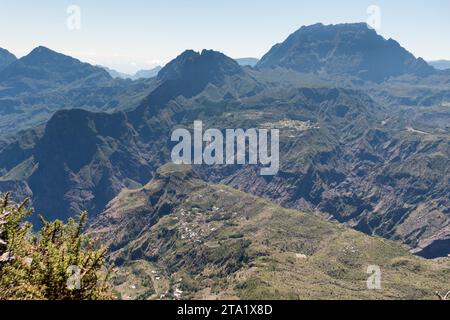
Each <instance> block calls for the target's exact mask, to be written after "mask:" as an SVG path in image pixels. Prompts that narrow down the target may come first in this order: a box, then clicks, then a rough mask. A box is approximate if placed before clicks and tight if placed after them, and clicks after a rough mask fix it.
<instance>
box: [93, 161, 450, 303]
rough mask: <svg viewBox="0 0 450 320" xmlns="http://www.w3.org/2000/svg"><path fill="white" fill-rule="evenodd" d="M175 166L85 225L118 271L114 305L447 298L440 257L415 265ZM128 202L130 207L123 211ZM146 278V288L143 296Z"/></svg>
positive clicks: (403, 254)
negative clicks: (374, 283)
mask: <svg viewBox="0 0 450 320" xmlns="http://www.w3.org/2000/svg"><path fill="white" fill-rule="evenodd" d="M177 167H178V166H174V165H166V166H164V167H162V168H161V169H159V170H158V172H159V175H158V176H157V177H156V178H155V179H154V180H152V181H151V182H150V183H149V184H148V185H146V186H145V187H143V188H141V189H137V190H126V191H123V192H122V193H121V194H120V195H119V196H118V197H117V198H115V199H114V200H113V201H112V202H111V203H110V206H109V208H108V210H107V211H106V212H104V213H103V214H102V215H101V216H100V217H99V218H98V219H97V221H94V222H93V224H92V226H91V232H93V233H94V234H96V235H97V236H98V237H99V238H101V239H102V241H104V242H105V243H107V244H110V245H111V247H112V250H111V254H110V256H111V259H113V260H115V261H116V262H117V263H122V264H121V265H120V266H119V267H118V269H119V272H120V274H121V281H120V285H118V286H116V289H117V290H118V291H119V292H120V293H122V296H127V297H131V298H135V297H136V298H146V299H174V298H175V299H437V298H438V296H437V295H436V292H440V293H444V292H447V291H448V289H449V279H450V260H449V259H448V258H441V259H436V260H426V259H423V258H420V257H416V256H414V255H412V254H411V253H409V252H408V250H407V248H406V247H404V246H402V245H401V244H399V243H396V242H393V241H388V240H385V239H382V238H378V237H370V236H368V235H364V234H362V233H360V232H357V231H354V230H351V229H349V228H347V227H345V226H342V225H339V224H337V223H332V222H329V221H325V220H324V219H322V218H321V217H320V216H317V215H314V214H312V213H304V212H300V211H296V210H288V209H284V208H282V207H280V206H278V205H276V204H274V203H273V202H270V201H267V200H264V199H262V198H258V197H255V196H251V195H249V194H247V193H244V192H241V191H238V190H236V189H233V188H230V187H227V186H224V185H220V184H211V183H207V182H204V181H202V180H200V179H199V178H198V177H196V174H195V172H194V171H192V169H191V171H190V172H189V170H188V167H186V166H179V167H178V168H177ZM162 191H167V192H166V193H164V192H162ZM130 198H132V199H134V203H136V204H138V205H137V206H130V205H129V199H130ZM161 207H170V208H171V210H170V212H167V211H164V212H162V211H161V210H160V209H159V208H161ZM150 220H151V223H146V221H150ZM138 226H139V227H138ZM142 226H144V227H143V228H144V230H143V229H142ZM373 265H375V266H379V267H380V269H381V271H382V275H381V283H382V288H381V290H370V289H368V287H367V279H368V278H369V276H370V274H368V273H367V269H368V267H369V266H373ZM136 268H139V270H140V271H139V273H136V272H135V271H134V270H136ZM149 274H150V275H151V276H152V283H153V284H147V289H149V292H148V293H147V294H146V292H145V291H146V290H145V288H144V287H143V286H145V285H143V283H144V282H146V281H145V279H147V278H148V276H147V275H149ZM152 287H153V288H154V289H155V292H154V293H153V290H152Z"/></svg>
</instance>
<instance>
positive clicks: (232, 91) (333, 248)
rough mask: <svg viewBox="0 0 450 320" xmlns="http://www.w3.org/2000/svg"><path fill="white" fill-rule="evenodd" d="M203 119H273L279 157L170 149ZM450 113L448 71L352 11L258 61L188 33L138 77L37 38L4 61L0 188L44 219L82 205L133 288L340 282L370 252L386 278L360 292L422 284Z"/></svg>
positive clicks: (449, 157) (204, 293) (338, 285)
mask: <svg viewBox="0 0 450 320" xmlns="http://www.w3.org/2000/svg"><path fill="white" fill-rule="evenodd" d="M75 92H76V93H75ZM8 101H10V102H8ZM17 101H20V102H21V104H19V106H18V107H16V104H17V103H18V102H17ZM29 101H30V102H29ZM62 101H63V102H66V103H60V102H62ZM8 103H10V105H11V106H12V107H8ZM41 108H42V109H45V110H46V112H45V116H39V117H35V114H36V112H37V113H40V110H41ZM5 110H6V111H5ZM8 110H9V111H8ZM23 119H31V120H29V121H24V120H23ZM46 119H49V120H48V121H47V120H46ZM199 119H201V120H202V121H203V123H204V126H205V127H209V128H244V129H248V128H268V129H270V128H277V129H280V164H281V166H280V172H279V173H278V174H277V175H276V176H274V177H262V176H260V175H259V174H258V172H259V170H258V169H259V168H258V167H255V166H206V165H204V166H195V168H193V169H186V168H184V169H180V168H179V167H178V168H177V167H173V166H172V165H167V163H169V162H170V150H171V147H172V146H173V143H172V142H171V141H170V136H171V133H172V131H173V130H174V129H176V128H187V129H189V130H192V124H193V122H194V121H195V120H199ZM17 123H20V124H21V126H20V129H22V131H21V132H18V130H17V128H13V127H15V126H16V125H17ZM449 123H450V73H449V72H447V71H445V70H442V71H441V70H436V69H434V68H433V67H431V66H429V65H428V64H427V63H426V62H425V61H424V60H423V59H421V58H416V57H414V56H413V55H412V54H411V53H409V52H408V51H407V50H406V49H404V48H402V47H401V46H400V45H399V44H398V43H397V42H396V41H394V40H386V39H384V38H382V37H381V36H379V35H377V34H376V32H375V31H374V30H371V29H369V28H368V27H367V25H366V24H342V25H333V26H324V25H322V24H317V25H313V26H309V27H302V28H301V29H300V30H298V31H297V32H295V33H293V34H292V35H291V36H289V37H288V38H287V40H286V41H284V42H283V43H281V44H277V45H275V46H274V47H273V48H272V49H271V50H270V51H269V52H268V53H267V54H266V55H265V56H264V57H263V58H262V59H261V60H260V61H259V62H258V63H257V64H256V65H255V66H254V67H248V66H241V65H240V64H239V63H238V62H237V61H236V60H234V59H231V58H229V57H227V56H225V55H224V54H222V53H220V52H217V51H213V50H204V51H202V52H195V51H192V50H187V51H185V52H183V53H182V54H180V55H179V56H178V57H177V58H175V59H174V60H172V61H171V62H169V63H168V64H167V65H166V66H165V67H163V68H162V69H161V70H160V71H159V72H158V74H157V76H156V77H154V78H152V79H143V80H138V81H131V80H123V79H113V78H112V77H111V76H110V75H109V74H108V72H106V71H105V70H104V69H102V68H98V67H93V66H90V65H86V64H83V63H81V62H79V61H78V60H75V59H72V58H70V57H66V56H63V55H60V54H57V53H55V52H53V51H51V50H49V49H46V48H37V49H36V50H34V51H33V52H32V53H30V55H28V56H26V57H24V58H21V59H18V60H15V61H13V62H11V63H9V65H8V66H6V67H5V68H4V69H3V70H2V71H0V126H1V128H2V132H4V130H8V131H10V133H11V134H9V135H4V136H3V135H2V136H3V141H1V140H0V191H13V194H15V195H16V196H17V197H22V196H30V197H31V199H32V201H33V205H34V207H35V208H36V209H37V211H38V212H39V213H45V215H46V218H48V219H63V220H66V219H68V218H70V217H73V216H74V215H76V214H78V213H79V212H80V211H83V210H88V211H89V212H90V213H91V227H90V231H91V232H93V233H95V234H97V235H98V236H100V237H101V238H102V239H103V241H104V242H105V243H108V244H110V245H111V258H112V259H113V260H115V261H116V263H117V264H119V265H120V266H121V270H122V272H123V277H121V278H122V280H120V279H116V280H117V287H118V288H122V289H123V290H125V289H126V288H127V287H129V286H128V284H129V283H130V282H129V281H135V280H136V279H134V278H130V277H132V275H133V274H136V272H135V270H137V269H138V270H144V271H143V273H142V274H144V275H147V276H145V277H144V276H142V277H141V278H140V279H139V281H144V280H146V281H147V282H149V283H152V286H151V288H150V287H148V286H142V290H143V291H142V292H141V294H142V295H144V296H145V297H146V298H148V297H150V296H154V297H158V296H160V295H161V294H166V292H172V293H173V291H176V289H179V290H181V291H184V292H186V293H189V295H190V296H192V297H196V298H199V297H220V298H223V297H227V298H236V297H244V298H245V297H246V298H261V297H268V296H269V297H275V296H276V295H277V294H279V295H281V296H283V297H294V296H295V297H296V298H298V297H302V296H305V295H307V294H308V293H307V292H309V296H310V297H314V298H320V297H321V296H322V297H327V298H331V295H332V294H333V292H334V293H336V294H339V295H341V296H348V297H354V296H355V295H357V294H365V293H362V290H363V288H362V287H361V283H360V281H361V279H363V278H364V276H363V275H365V274H363V273H364V272H365V270H363V269H361V268H363V266H366V265H367V264H368V263H369V262H370V261H375V262H374V263H375V264H376V263H379V264H380V265H382V266H384V267H385V268H386V269H388V270H389V275H390V277H391V279H390V280H392V282H391V283H390V285H389V290H388V291H384V296H383V294H382V293H380V295H377V293H372V294H369V295H370V297H371V298H396V297H401V296H403V297H404V296H407V297H416V298H417V297H419V296H420V297H430V292H434V291H429V290H439V289H441V287H440V285H439V283H442V281H444V282H445V280H443V279H448V270H449V269H448V263H449V262H448V259H447V260H446V259H445V257H447V255H448V254H450V249H449V248H450V210H449V208H450V188H449V182H450V127H449V125H448V124H449ZM215 208H217V209H215ZM234 213H236V214H234ZM278 214H279V216H278ZM186 215H188V216H189V217H187V216H186ZM325 220H330V221H328V222H327V221H325ZM205 221H206V222H205ZM246 221H247V222H246ZM186 228H187V229H186ZM350 228H353V229H356V231H358V232H356V231H353V230H351V229H350ZM212 229H215V230H214V231H211V230H212ZM143 230H145V231H148V232H144V231H143ZM183 230H184V231H183ZM188 230H190V231H188ZM215 231H217V232H215ZM360 232H361V233H360ZM192 234H195V235H192ZM381 238H385V239H389V241H387V240H383V239H381ZM188 239H190V241H188ZM197 240H198V241H197ZM408 250H409V251H411V252H412V253H414V254H416V255H419V256H422V257H425V258H429V259H435V258H441V259H438V260H433V261H426V260H424V259H422V258H419V257H415V256H413V255H411V254H410V253H408V252H407V251H408ZM305 257H306V258H305ZM292 260H293V261H292ZM286 264H288V265H290V266H292V268H290V269H288V268H284V267H282V266H283V265H286ZM298 268H300V269H301V270H307V272H308V276H305V277H303V278H302V277H297V276H295V274H296V272H295V270H297V269H298ZM352 268H353V269H352ZM355 268H356V269H357V270H358V273H356V274H353V275H350V274H351V270H355ZM155 269H156V270H158V272H160V273H161V272H162V273H163V274H162V275H161V277H162V278H163V281H161V283H158V281H156V280H155V279H154V276H153V273H152V272H151V271H152V270H153V271H155ZM133 270H134V271H133ZM163 270H168V271H163ZM249 270H250V271H249ZM275 271H277V272H275ZM422 271H423V272H422ZM271 272H272V273H274V274H275V275H274V278H273V279H274V282H272V281H268V280H267V276H266V275H267V274H268V273H271ZM405 274H408V275H409V276H411V277H414V278H415V279H420V280H417V282H416V284H415V285H413V284H411V283H410V282H409V284H406V283H404V279H405V276H404V275H405ZM196 275H197V276H198V275H200V276H199V277H197V278H196V279H197V280H198V279H200V280H198V281H197V282H196V281H194V280H193V279H194V278H195V277H196ZM402 275H403V276H402ZM422 277H423V278H422ZM144 278H145V279H144ZM177 278H183V279H184V281H181V282H180V283H179V284H178V285H175V284H174V283H173V279H177ZM133 279H134V280H133ZM212 279H213V280H212ZM276 279H278V280H279V281H278V282H277V283H278V285H277V284H276V281H275V280H276ZM286 279H295V283H294V282H293V283H292V286H294V287H295V288H308V289H307V290H306V289H305V291H302V290H300V289H297V290H294V291H292V290H291V289H292V288H291V287H290V286H289V285H288V284H287V283H288V282H287V280H286ZM308 279H309V280H308ZM311 279H317V282H316V284H317V283H328V284H330V283H333V284H334V285H333V289H331V290H329V291H327V292H323V291H322V289H320V288H321V287H320V286H317V285H315V284H314V283H312V282H308V281H312V280H311ZM136 281H137V280H136ZM211 281H212V282H211ZM292 281H294V280H292ZM358 281H359V282H358ZM194 282H195V283H196V284H195V285H194ZM212 283H213V284H214V285H212ZM124 284H125V285H124ZM220 285H222V286H223V288H221V289H220V290H219V289H217V290H216V291H217V292H212V291H211V288H212V287H214V288H217V286H220ZM127 290H128V291H129V288H128V289H127ZM127 290H125V291H124V294H129V292H128V291H127ZM330 291H331V292H330ZM289 292H291V294H292V296H289ZM220 293H221V294H220ZM432 294H433V293H432ZM368 297H369V296H368Z"/></svg>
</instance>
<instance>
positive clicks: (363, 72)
mask: <svg viewBox="0 0 450 320" xmlns="http://www.w3.org/2000/svg"><path fill="white" fill-rule="evenodd" d="M256 66H257V67H258V68H274V67H284V68H288V69H293V70H295V71H298V72H303V73H318V72H324V73H327V74H330V75H336V74H337V75H349V76H355V77H358V78H361V79H364V80H371V81H375V82H381V81H384V80H386V79H388V78H390V77H395V76H400V75H404V74H412V75H417V76H425V75H430V74H433V73H434V72H435V70H434V69H433V68H432V67H430V66H429V65H428V64H427V63H426V62H425V61H424V60H423V59H421V58H419V59H416V58H415V57H414V56H413V55H412V54H411V53H409V52H408V51H406V50H405V49H404V48H402V47H401V46H400V45H399V44H398V43H397V42H396V41H394V40H392V39H389V40H385V39H384V38H382V37H381V36H379V35H377V33H376V32H375V31H374V30H372V29H369V28H368V26H367V25H366V24H364V23H359V24H358V23H357V24H339V25H329V26H324V25H322V24H316V25H312V26H307V27H302V28H301V29H299V30H298V31H296V32H295V33H293V34H291V35H290V36H289V37H288V38H287V39H286V40H285V41H284V42H283V43H280V44H277V45H275V46H274V47H273V48H272V49H271V50H270V51H269V52H268V53H267V54H266V55H265V56H264V57H263V58H262V59H261V60H260V61H259V62H258V64H257V65H256Z"/></svg>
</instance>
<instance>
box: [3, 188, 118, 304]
mask: <svg viewBox="0 0 450 320" xmlns="http://www.w3.org/2000/svg"><path fill="white" fill-rule="evenodd" d="M27 203H28V201H27V200H25V201H23V202H22V203H20V204H19V205H16V204H14V203H11V202H10V201H9V195H5V196H4V197H2V200H0V300H2V299H3V300H4V299H32V300H36V299H43V300H47V299H49V300H95V299H111V298H112V294H111V289H110V286H109V284H108V278H109V274H110V270H111V269H107V268H106V253H107V248H105V247H98V245H97V241H95V240H93V239H90V238H89V237H88V236H87V235H86V234H85V233H83V227H84V224H85V221H86V218H87V214H86V213H82V214H81V215H80V216H79V218H78V219H77V220H75V219H69V221H68V222H67V223H66V224H64V223H63V222H61V221H53V222H48V221H45V220H44V219H43V218H41V219H42V222H43V227H42V228H41V229H40V230H39V231H38V232H33V226H32V225H31V224H30V223H28V222H24V220H25V218H26V217H27V216H29V215H30V214H31V213H32V210H31V209H29V208H27Z"/></svg>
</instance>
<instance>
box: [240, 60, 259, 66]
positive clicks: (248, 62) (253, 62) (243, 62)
mask: <svg viewBox="0 0 450 320" xmlns="http://www.w3.org/2000/svg"><path fill="white" fill-rule="evenodd" d="M258 61H259V59H257V58H240V59H236V62H237V63H239V65H241V66H244V67H245V66H250V67H254V66H256V64H257V63H258Z"/></svg>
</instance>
